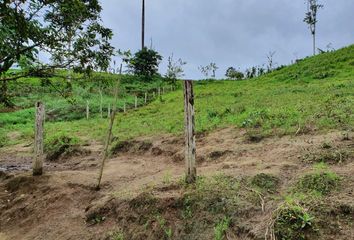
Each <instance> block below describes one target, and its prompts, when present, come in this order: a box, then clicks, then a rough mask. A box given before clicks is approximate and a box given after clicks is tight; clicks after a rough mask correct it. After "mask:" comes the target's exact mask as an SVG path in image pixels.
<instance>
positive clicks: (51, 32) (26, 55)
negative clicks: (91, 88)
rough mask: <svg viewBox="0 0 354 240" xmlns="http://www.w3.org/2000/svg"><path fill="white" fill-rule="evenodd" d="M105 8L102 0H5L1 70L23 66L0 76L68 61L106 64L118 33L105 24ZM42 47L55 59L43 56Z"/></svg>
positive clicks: (83, 66)
mask: <svg viewBox="0 0 354 240" xmlns="http://www.w3.org/2000/svg"><path fill="white" fill-rule="evenodd" d="M101 10H102V8H101V6H100V4H99V1H98V0H56V1H54V0H3V1H1V3H0V16H1V19H0V75H3V74H4V73H6V72H7V71H8V70H9V69H10V68H12V67H13V66H14V65H15V64H20V65H21V66H22V70H21V71H18V72H16V73H14V74H12V75H11V76H6V77H4V75H3V77H2V78H1V80H3V81H8V80H15V79H17V78H20V77H24V76H27V75H30V74H32V73H34V72H37V73H39V72H43V71H48V70H53V69H57V68H67V67H69V66H70V67H71V68H73V69H74V70H76V71H79V72H87V71H91V70H94V69H97V70H105V69H107V68H108V66H109V62H110V57H111V56H112V54H113V50H114V48H113V47H112V46H111V44H110V40H111V38H112V36H113V33H112V31H111V29H109V28H106V27H104V26H103V25H102V21H101V18H100V13H101ZM39 52H41V53H43V54H45V55H46V56H48V57H49V58H50V60H51V61H50V63H49V61H48V62H46V63H43V62H39V60H38V53H39Z"/></svg>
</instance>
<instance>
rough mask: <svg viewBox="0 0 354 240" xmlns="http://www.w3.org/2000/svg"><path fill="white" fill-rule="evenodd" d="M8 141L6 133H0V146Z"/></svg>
mask: <svg viewBox="0 0 354 240" xmlns="http://www.w3.org/2000/svg"><path fill="white" fill-rule="evenodd" d="M7 141H8V139H7V137H6V135H1V136H0V148H2V147H5V145H6V142H7Z"/></svg>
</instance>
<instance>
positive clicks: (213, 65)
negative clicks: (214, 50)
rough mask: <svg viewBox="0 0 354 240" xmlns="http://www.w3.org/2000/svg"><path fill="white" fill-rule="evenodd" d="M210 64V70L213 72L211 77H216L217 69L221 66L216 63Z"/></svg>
mask: <svg viewBox="0 0 354 240" xmlns="http://www.w3.org/2000/svg"><path fill="white" fill-rule="evenodd" d="M209 66H210V70H211V72H212V74H211V77H212V78H215V77H216V70H218V69H219V68H218V67H217V66H216V63H210V64H209Z"/></svg>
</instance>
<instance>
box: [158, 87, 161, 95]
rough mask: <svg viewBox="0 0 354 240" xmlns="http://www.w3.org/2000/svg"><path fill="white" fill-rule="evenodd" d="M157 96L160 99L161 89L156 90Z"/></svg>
mask: <svg viewBox="0 0 354 240" xmlns="http://www.w3.org/2000/svg"><path fill="white" fill-rule="evenodd" d="M158 96H159V97H161V88H160V87H159V89H158Z"/></svg>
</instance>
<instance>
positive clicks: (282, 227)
mask: <svg viewBox="0 0 354 240" xmlns="http://www.w3.org/2000/svg"><path fill="white" fill-rule="evenodd" d="M274 218H275V219H274V233H275V236H276V238H277V239H279V240H305V239H313V238H309V237H308V236H310V235H312V234H313V233H314V232H315V228H314V217H313V216H311V215H310V214H309V213H308V212H307V211H306V210H305V209H304V208H302V207H301V206H299V205H297V204H295V203H286V204H285V205H284V206H282V207H281V208H280V209H278V210H277V212H276V214H275V217H274Z"/></svg>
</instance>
